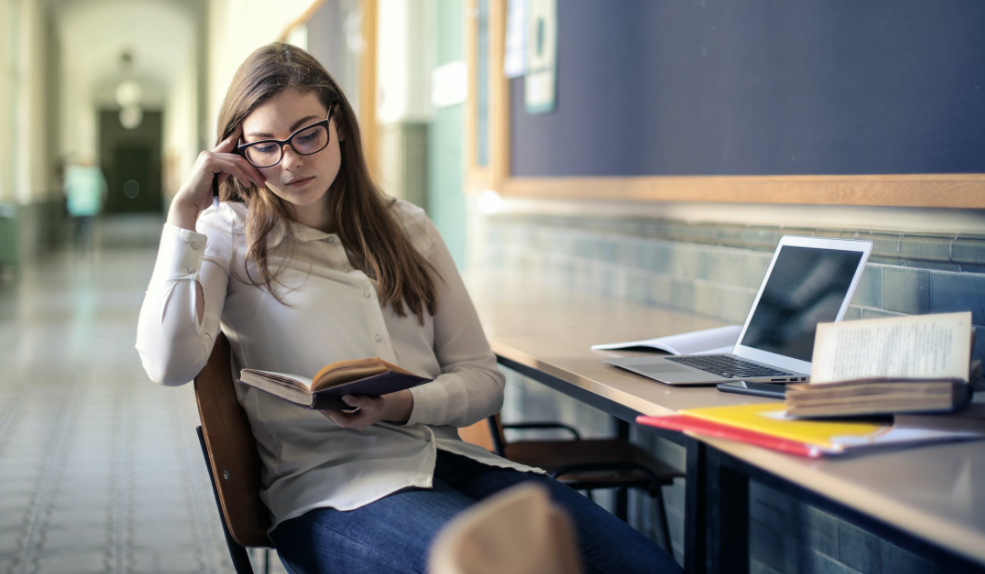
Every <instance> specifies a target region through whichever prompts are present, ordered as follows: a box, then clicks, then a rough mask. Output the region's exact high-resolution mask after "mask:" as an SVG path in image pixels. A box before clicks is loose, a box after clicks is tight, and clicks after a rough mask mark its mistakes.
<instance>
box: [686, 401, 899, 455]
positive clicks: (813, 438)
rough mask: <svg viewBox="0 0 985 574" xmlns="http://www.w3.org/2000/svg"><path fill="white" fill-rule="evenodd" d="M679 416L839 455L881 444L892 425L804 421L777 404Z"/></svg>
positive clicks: (693, 411)
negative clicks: (756, 433)
mask: <svg viewBox="0 0 985 574" xmlns="http://www.w3.org/2000/svg"><path fill="white" fill-rule="evenodd" d="M681 414H684V415H688V416H691V417H697V418H700V419H704V420H708V421H712V422H716V423H720V424H724V425H729V426H732V427H737V428H741V429H745V430H748V431H753V432H758V433H763V434H766V435H770V436H775V437H779V438H783V439H787V440H792V441H796V442H801V443H804V444H809V445H813V446H817V447H820V448H822V449H824V450H825V451H828V452H832V453H834V452H841V451H843V450H844V449H845V448H846V447H850V446H859V445H863V444H876V443H879V442H881V441H880V440H879V439H880V437H882V436H884V435H886V434H887V433H889V431H890V430H891V429H892V428H893V425H892V423H889V422H886V423H872V422H830V421H805V420H801V419H793V418H788V417H787V416H786V405H784V404H777V403H766V404H761V403H757V404H752V405H737V406H731V407H707V408H700V409H686V410H682V411H681Z"/></svg>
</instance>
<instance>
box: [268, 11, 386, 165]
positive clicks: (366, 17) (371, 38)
mask: <svg viewBox="0 0 985 574" xmlns="http://www.w3.org/2000/svg"><path fill="white" fill-rule="evenodd" d="M325 2H327V0H313V1H312V2H311V5H310V6H308V9H307V10H305V11H304V13H302V14H301V16H299V17H298V18H297V19H296V20H294V21H293V22H291V24H290V25H288V26H287V28H285V29H284V31H283V32H281V34H280V36H279V37H278V38H277V40H278V41H279V42H286V41H287V39H288V38H289V37H290V35H291V32H292V31H293V30H294V29H295V28H297V27H298V26H304V25H306V24H307V23H308V21H309V20H311V18H312V17H313V16H314V15H315V14H316V13H317V12H318V10H319V9H320V8H321V7H322V6H323V5H324V4H325ZM377 5H378V0H360V7H361V9H362V29H361V32H362V37H363V40H364V43H365V46H366V48H365V50H363V52H362V54H361V55H360V61H359V126H360V128H361V134H360V135H361V136H362V140H363V155H364V156H365V158H366V165H367V167H368V168H369V171H370V174H371V175H373V176H376V175H377V174H378V173H379V163H378V162H379V154H378V151H377V147H378V144H377V129H376V28H377Z"/></svg>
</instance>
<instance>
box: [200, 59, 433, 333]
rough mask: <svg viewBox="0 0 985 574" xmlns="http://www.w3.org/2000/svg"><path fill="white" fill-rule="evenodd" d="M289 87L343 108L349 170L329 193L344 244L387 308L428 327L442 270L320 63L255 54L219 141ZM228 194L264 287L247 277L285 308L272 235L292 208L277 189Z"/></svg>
mask: <svg viewBox="0 0 985 574" xmlns="http://www.w3.org/2000/svg"><path fill="white" fill-rule="evenodd" d="M285 89H294V90H298V91H299V92H301V93H309V92H314V93H315V94H317V96H318V98H319V99H320V100H321V102H322V103H323V104H324V105H325V109H327V110H330V109H332V106H336V110H335V112H334V114H333V118H334V119H335V120H336V126H337V130H338V133H339V147H340V149H341V152H342V165H341V167H340V168H339V173H338V175H337V176H336V178H335V181H334V182H333V183H332V187H331V188H330V189H329V192H328V201H329V209H330V210H331V213H332V217H333V219H334V221H335V223H336V225H337V227H338V229H337V231H338V235H339V239H341V240H342V244H343V245H344V246H345V247H346V248H347V249H348V250H349V251H351V252H353V253H355V254H356V255H358V256H359V257H362V259H363V261H364V262H365V267H366V271H367V275H370V276H373V277H375V278H376V279H377V281H378V290H379V294H378V295H379V299H380V304H381V306H383V307H386V306H387V305H388V304H391V303H392V304H393V310H394V312H395V313H396V314H397V315H398V316H400V317H405V316H406V313H405V311H404V302H406V303H407V305H408V306H409V307H410V309H411V311H413V312H414V313H415V314H416V315H417V318H418V321H419V322H420V323H421V324H422V325H423V324H424V311H425V309H426V310H427V312H428V313H430V314H431V315H434V314H435V313H436V312H437V308H438V293H437V285H436V282H435V277H436V276H437V275H438V273H437V271H436V270H435V269H434V267H433V266H432V265H431V264H430V263H429V262H428V261H427V260H426V259H425V258H424V257H423V256H422V255H421V254H420V253H418V252H417V250H416V249H414V247H413V245H412V244H411V242H410V238H409V237H407V233H406V232H405V231H404V229H403V227H402V226H401V225H400V222H399V221H398V220H397V219H396V217H395V215H394V214H393V213H391V211H390V209H389V206H390V205H391V204H392V202H393V201H395V200H394V199H392V198H388V197H387V196H385V195H384V194H383V192H382V191H380V190H379V188H377V187H376V185H375V184H374V183H373V180H372V179H371V178H370V176H369V170H368V169H367V167H366V160H365V158H364V157H363V148H362V139H361V137H360V135H359V125H358V124H357V123H356V115H355V114H354V113H353V111H352V107H351V106H350V105H349V101H348V100H347V99H346V97H345V94H343V93H342V90H341V89H339V86H338V84H336V83H335V80H334V79H332V77H331V76H330V75H329V73H328V72H327V71H326V70H325V68H324V67H323V66H322V65H321V64H320V63H319V62H318V60H316V59H315V58H313V57H312V56H311V55H310V54H308V53H307V52H305V51H304V50H302V49H300V48H298V47H296V46H292V45H290V44H282V43H280V42H275V43H273V44H269V45H267V46H263V47H262V48H259V49H258V50H256V51H255V52H253V53H252V54H250V56H249V57H248V58H247V59H246V61H245V62H243V64H242V65H241V66H240V67H239V69H238V70H237V71H236V75H235V76H234V77H233V81H232V83H231V84H230V86H229V91H228V92H227V93H226V99H225V101H224V102H223V103H222V108H221V109H220V110H219V124H218V129H217V130H216V131H217V136H216V143H218V142H221V141H222V140H224V139H225V138H227V137H229V135H230V134H231V133H232V132H233V131H234V130H235V128H236V126H237V125H238V124H240V123H241V122H242V121H243V120H244V119H245V118H246V117H247V116H248V115H250V113H252V112H253V110H255V109H256V108H257V106H259V105H261V104H262V103H264V102H265V101H267V100H269V99H270V98H272V97H274V96H275V95H277V94H278V93H280V92H281V91H283V90H285ZM220 197H221V199H222V200H223V201H242V202H244V203H245V204H246V205H247V208H248V215H247V221H246V241H247V244H248V245H249V248H248V250H247V256H248V259H249V262H250V263H252V264H253V267H255V268H256V270H257V273H258V274H259V282H258V281H257V280H256V279H255V278H254V277H253V275H252V273H251V272H250V268H249V266H248V267H247V276H248V278H249V280H250V281H251V282H252V283H253V284H254V285H256V286H258V287H260V286H261V285H262V286H263V287H264V288H266V289H267V290H268V291H269V292H270V293H271V294H272V295H274V297H276V298H277V299H278V301H281V303H283V300H282V299H280V298H279V297H277V295H276V293H274V290H273V288H272V285H273V283H274V282H275V281H276V279H277V271H274V272H271V270H270V268H269V267H268V265H267V234H268V233H270V231H271V230H272V229H273V228H274V227H275V226H276V224H277V222H278V220H281V221H284V222H286V221H287V220H288V219H289V216H288V212H287V208H286V207H285V205H284V203H283V202H282V200H281V199H280V198H279V197H277V195H275V194H274V193H273V192H272V191H270V190H269V189H267V188H265V187H264V188H257V187H255V186H250V187H244V186H242V185H241V184H240V183H239V182H238V181H237V180H236V178H234V177H229V178H226V181H225V182H223V184H222V188H221V190H220ZM288 233H289V231H288ZM278 271H279V270H278ZM439 278H440V277H439Z"/></svg>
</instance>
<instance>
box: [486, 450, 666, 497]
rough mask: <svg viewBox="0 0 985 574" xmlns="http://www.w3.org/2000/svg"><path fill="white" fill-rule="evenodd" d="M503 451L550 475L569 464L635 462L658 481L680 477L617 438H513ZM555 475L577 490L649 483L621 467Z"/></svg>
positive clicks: (638, 473)
mask: <svg viewBox="0 0 985 574" xmlns="http://www.w3.org/2000/svg"><path fill="white" fill-rule="evenodd" d="M504 453H505V455H506V458H508V459H510V460H512V461H514V462H518V463H520V464H526V465H529V466H535V467H537V468H542V469H544V470H546V471H547V472H548V473H550V474H553V473H554V472H555V471H556V470H557V469H559V468H561V467H562V466H567V465H572V464H623V463H635V464H637V465H640V466H643V467H645V468H647V469H649V470H650V471H651V472H652V473H653V474H654V475H655V476H656V477H657V482H658V483H659V484H670V483H671V482H672V481H673V480H674V478H676V477H680V476H684V474H683V473H682V472H680V471H678V470H677V469H674V468H672V467H671V466H669V465H667V464H665V463H664V462H662V461H660V460H658V459H656V458H655V457H653V456H652V455H650V454H649V453H648V452H646V451H645V450H643V449H642V448H640V447H638V446H636V445H634V444H632V443H630V442H629V441H625V440H620V439H587V440H538V441H533V440H531V441H515V442H510V443H507V444H506V447H505V451H504ZM557 478H558V480H561V481H562V482H564V483H566V484H569V485H570V486H572V487H573V488H579V489H585V488H611V487H618V486H628V487H646V486H648V485H650V483H651V482H652V478H651V477H650V475H649V474H647V473H645V472H641V471H638V470H622V469H620V470H591V471H572V472H567V473H565V474H563V475H560V476H558V477H557Z"/></svg>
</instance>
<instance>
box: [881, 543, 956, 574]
mask: <svg viewBox="0 0 985 574" xmlns="http://www.w3.org/2000/svg"><path fill="white" fill-rule="evenodd" d="M879 547H880V553H879V560H880V562H881V565H882V571H883V572H885V573H886V574H945V571H944V569H943V568H938V567H936V566H934V565H933V564H931V563H930V562H927V561H926V560H923V559H921V558H918V557H917V556H914V555H913V554H910V553H909V552H907V551H906V550H903V549H902V548H900V547H898V546H895V545H893V544H890V543H889V542H886V541H885V540H882V541H880V543H879Z"/></svg>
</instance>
